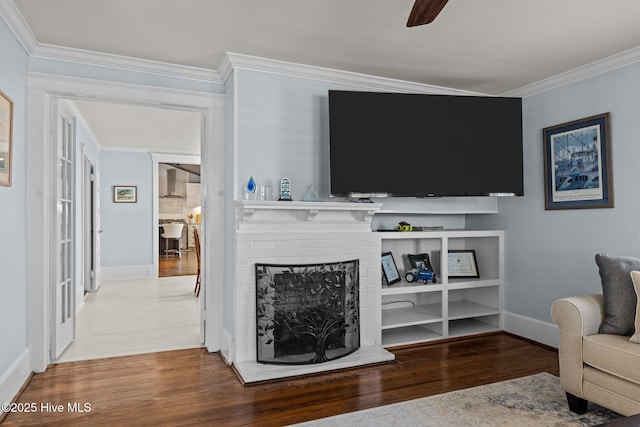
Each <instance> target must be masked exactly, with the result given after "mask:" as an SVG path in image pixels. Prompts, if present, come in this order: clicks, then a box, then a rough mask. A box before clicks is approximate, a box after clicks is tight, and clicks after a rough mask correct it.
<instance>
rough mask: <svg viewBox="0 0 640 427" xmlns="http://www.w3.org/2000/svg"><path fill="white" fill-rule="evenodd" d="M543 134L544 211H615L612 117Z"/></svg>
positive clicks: (591, 119) (587, 120) (594, 118)
mask: <svg viewBox="0 0 640 427" xmlns="http://www.w3.org/2000/svg"><path fill="white" fill-rule="evenodd" d="M542 133H543V145H544V181H545V194H544V195H545V197H544V202H545V206H544V207H545V209H546V210H553V209H584V208H612V207H613V186H612V171H611V154H610V152H611V138H610V136H609V135H610V134H609V113H604V114H600V115H597V116H591V117H586V118H584V119H580V120H575V121H572V122H568V123H563V124H560V125H556V126H552V127H548V128H545V129H543V131H542Z"/></svg>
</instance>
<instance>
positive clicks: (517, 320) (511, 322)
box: [504, 312, 560, 348]
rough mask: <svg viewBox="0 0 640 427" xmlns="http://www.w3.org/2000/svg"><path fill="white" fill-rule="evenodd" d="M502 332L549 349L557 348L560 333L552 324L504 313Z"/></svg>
mask: <svg viewBox="0 0 640 427" xmlns="http://www.w3.org/2000/svg"><path fill="white" fill-rule="evenodd" d="M504 330H505V331H507V332H510V333H512V334H514V335H518V336H521V337H524V338H527V339H530V340H533V341H536V342H539V343H542V344H545V345H548V346H550V347H555V348H558V343H559V342H560V331H559V330H558V327H557V326H556V325H555V324H554V323H549V322H543V321H542V320H537V319H532V318H531V317H525V316H520V315H519V314H514V313H509V312H504Z"/></svg>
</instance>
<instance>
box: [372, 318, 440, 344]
mask: <svg viewBox="0 0 640 427" xmlns="http://www.w3.org/2000/svg"><path fill="white" fill-rule="evenodd" d="M441 331H442V325H441V324H440V323H435V324H431V325H423V326H408V327H406V328H398V329H384V330H383V331H382V345H383V347H391V346H397V345H409V344H416V343H420V342H425V341H434V340H439V339H442V332H441Z"/></svg>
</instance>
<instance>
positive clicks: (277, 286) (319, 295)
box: [255, 260, 360, 365]
mask: <svg viewBox="0 0 640 427" xmlns="http://www.w3.org/2000/svg"><path fill="white" fill-rule="evenodd" d="M255 268H256V326H257V331H256V332H257V360H258V362H260V363H273V364H292V365H301V364H311V363H322V362H326V361H329V360H333V359H337V358H340V357H343V356H346V355H348V354H350V353H352V352H354V351H355V350H357V349H358V348H359V347H360V307H359V289H358V288H359V262H358V260H353V261H345V262H337V263H327V264H305V265H282V264H256V266H255Z"/></svg>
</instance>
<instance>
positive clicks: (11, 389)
mask: <svg viewBox="0 0 640 427" xmlns="http://www.w3.org/2000/svg"><path fill="white" fill-rule="evenodd" d="M30 375H31V367H30V365H29V349H25V350H24V351H23V352H22V354H20V356H19V357H18V358H17V359H16V360H15V361H14V362H13V363H12V364H11V366H9V369H7V370H6V371H5V372H3V373H2V375H0V403H9V402H11V401H13V399H14V398H15V397H16V395H17V394H18V392H19V391H20V389H21V388H22V386H23V385H24V383H25V382H27V380H28V379H29V376H30Z"/></svg>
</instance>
